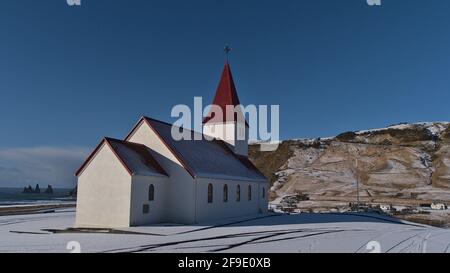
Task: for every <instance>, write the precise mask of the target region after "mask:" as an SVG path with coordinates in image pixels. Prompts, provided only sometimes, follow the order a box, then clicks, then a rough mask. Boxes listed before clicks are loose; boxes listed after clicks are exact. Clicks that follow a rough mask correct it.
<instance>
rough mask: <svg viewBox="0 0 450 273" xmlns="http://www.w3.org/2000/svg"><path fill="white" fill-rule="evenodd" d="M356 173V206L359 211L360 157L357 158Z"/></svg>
mask: <svg viewBox="0 0 450 273" xmlns="http://www.w3.org/2000/svg"><path fill="white" fill-rule="evenodd" d="M355 161H356V162H355V166H356V167H355V175H356V208H357V210H358V211H359V174H358V157H356V158H355Z"/></svg>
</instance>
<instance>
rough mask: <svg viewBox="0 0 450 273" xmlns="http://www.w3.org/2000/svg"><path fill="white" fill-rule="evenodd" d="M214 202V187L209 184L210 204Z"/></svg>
mask: <svg viewBox="0 0 450 273" xmlns="http://www.w3.org/2000/svg"><path fill="white" fill-rule="evenodd" d="M212 202H213V185H212V184H211V183H209V184H208V203H212Z"/></svg>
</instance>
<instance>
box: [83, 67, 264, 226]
mask: <svg viewBox="0 0 450 273" xmlns="http://www.w3.org/2000/svg"><path fill="white" fill-rule="evenodd" d="M212 104H214V105H217V106H219V107H221V108H222V109H223V111H224V113H225V108H226V106H227V105H233V106H236V105H240V103H239V98H238V95H237V92H236V88H235V85H234V82H233V77H232V74H231V70H230V66H229V64H228V62H227V63H226V64H225V66H224V69H223V72H222V75H221V78H220V82H219V85H218V87H217V91H216V94H215V97H214V101H213V103H212ZM241 114H242V113H241ZM232 116H233V117H231V118H230V117H229V115H224V116H223V118H220V119H217V118H214V115H211V117H208V118H205V119H204V121H203V133H198V132H194V131H190V130H187V129H183V130H185V132H186V130H187V132H188V133H189V134H191V135H192V136H193V137H192V138H191V140H175V139H174V138H173V137H172V135H171V129H172V125H171V124H168V123H166V122H163V121H159V120H155V119H152V118H149V117H142V118H140V120H139V121H138V122H137V123H136V125H135V126H134V127H133V128H132V129H131V131H130V133H129V134H128V135H127V136H126V137H125V138H124V139H122V140H119V139H113V138H104V139H102V140H101V141H100V143H99V144H98V146H97V147H96V148H95V149H94V150H93V152H92V153H91V154H90V155H89V156H88V158H87V159H86V161H85V162H84V163H83V164H82V166H81V167H80V168H79V170H78V171H77V172H76V176H77V178H78V197H77V209H76V223H75V226H76V227H128V226H137V225H146V224H153V223H183V224H193V223H199V222H205V221H211V220H216V219H222V218H229V217H238V216H246V215H256V214H261V213H265V212H266V211H267V207H268V196H267V190H268V188H269V184H268V180H267V179H266V178H265V177H264V175H262V174H261V172H259V171H258V169H257V168H256V167H255V166H254V165H253V164H252V162H250V160H249V159H248V154H247V153H248V129H249V128H248V124H247V122H246V121H245V118H243V117H240V118H237V117H236V115H232ZM198 134H204V135H208V136H212V137H214V139H213V140H208V139H205V138H204V137H200V138H201V140H196V138H195V137H194V135H197V138H198ZM204 135H201V136H204ZM225 135H226V136H227V137H226V138H225V137H224V136H225ZM230 135H231V136H232V137H231V138H230ZM238 135H239V136H241V137H238ZM242 136H243V137H242Z"/></svg>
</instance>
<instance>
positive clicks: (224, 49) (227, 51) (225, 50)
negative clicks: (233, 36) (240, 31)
mask: <svg viewBox="0 0 450 273" xmlns="http://www.w3.org/2000/svg"><path fill="white" fill-rule="evenodd" d="M231 50H232V48H231V47H230V46H229V45H225V47H224V48H223V51H224V52H225V56H226V57H227V62H228V55H229V54H230V52H231Z"/></svg>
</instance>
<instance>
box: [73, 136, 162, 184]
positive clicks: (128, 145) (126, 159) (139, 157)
mask: <svg viewBox="0 0 450 273" xmlns="http://www.w3.org/2000/svg"><path fill="white" fill-rule="evenodd" d="M104 144H107V145H108V147H110V148H111V150H112V151H113V152H114V154H115V155H116V157H117V158H118V159H119V161H120V162H121V163H122V165H123V166H124V167H125V169H127V171H128V173H129V174H130V175H146V176H154V175H157V176H161V175H164V176H167V173H166V172H165V171H164V169H163V168H162V167H161V166H160V165H159V164H158V162H157V161H156V160H155V159H154V158H153V156H152V155H151V153H150V150H149V149H148V148H147V147H146V146H144V145H142V144H138V143H133V142H129V141H123V140H119V139H113V138H108V137H106V138H104V139H103V140H102V141H101V142H100V143H99V145H98V146H97V147H96V148H95V149H94V151H93V152H92V153H91V154H90V155H89V157H88V158H87V159H86V161H85V162H84V163H83V165H82V166H81V167H80V169H79V170H78V171H77V172H76V174H75V175H76V176H79V175H80V174H81V173H82V172H83V170H84V169H85V168H86V167H87V166H88V165H89V163H90V162H91V161H92V159H93V158H94V157H95V155H96V154H97V152H98V151H99V150H100V148H101V147H103V145H104Z"/></svg>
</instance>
